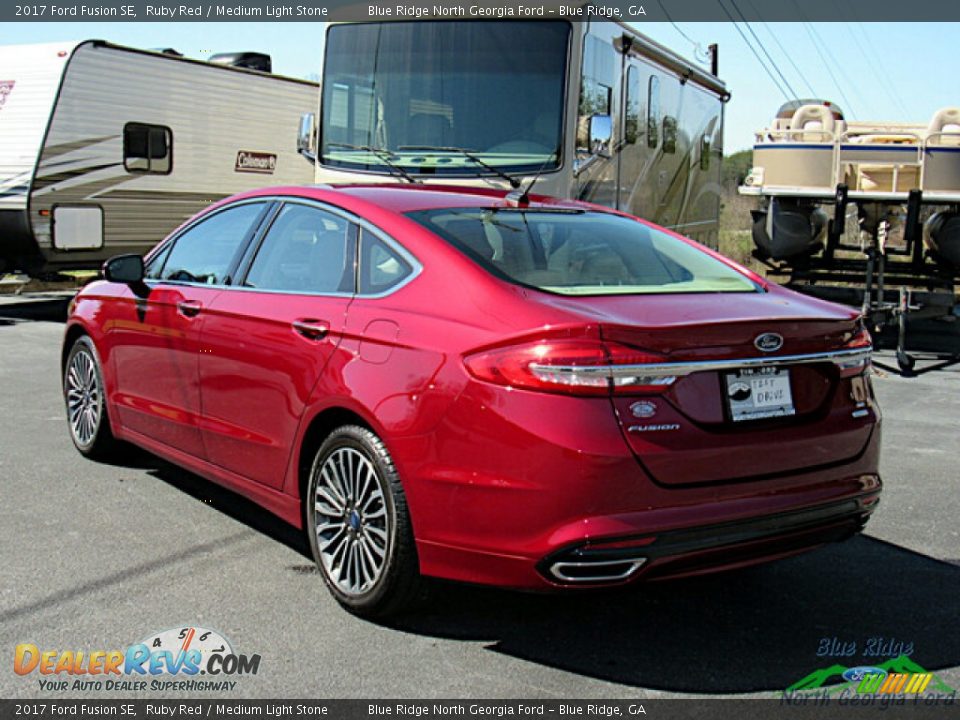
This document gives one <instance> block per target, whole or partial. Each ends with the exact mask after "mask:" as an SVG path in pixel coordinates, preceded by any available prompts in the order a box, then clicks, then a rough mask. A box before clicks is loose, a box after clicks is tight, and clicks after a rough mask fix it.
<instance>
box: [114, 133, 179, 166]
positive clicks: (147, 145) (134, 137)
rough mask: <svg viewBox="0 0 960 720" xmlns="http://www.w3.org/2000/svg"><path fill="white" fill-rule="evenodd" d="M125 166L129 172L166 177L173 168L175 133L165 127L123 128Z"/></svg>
mask: <svg viewBox="0 0 960 720" xmlns="http://www.w3.org/2000/svg"><path fill="white" fill-rule="evenodd" d="M123 166H124V167H125V168H126V169H127V170H128V171H129V172H143V173H156V174H159V175H166V174H167V173H169V172H170V170H171V169H172V168H173V132H172V131H171V130H170V128H168V127H164V126H163V125H146V124H144V123H127V124H126V125H125V126H124V127H123Z"/></svg>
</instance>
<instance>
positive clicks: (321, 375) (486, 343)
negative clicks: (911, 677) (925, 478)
mask: <svg viewBox="0 0 960 720" xmlns="http://www.w3.org/2000/svg"><path fill="white" fill-rule="evenodd" d="M104 275H105V278H106V279H105V280H104V281H99V282H95V283H93V284H91V285H88V286H87V287H86V288H84V289H83V291H82V292H80V294H79V295H78V296H77V298H76V300H75V301H74V303H73V306H72V310H71V313H70V317H69V321H68V324H67V328H66V337H65V343H64V348H63V388H64V396H65V400H66V406H67V414H68V420H69V429H70V434H71V436H72V438H73V441H74V443H75V444H76V446H77V448H78V449H79V450H80V452H82V453H83V454H85V455H88V456H90V457H105V456H107V455H108V454H109V453H111V452H113V451H115V450H116V449H117V446H118V444H119V443H120V442H129V443H133V444H135V445H138V446H140V447H142V448H145V449H147V450H149V451H150V452H152V453H155V454H156V455H159V456H161V457H163V458H166V459H167V460H169V461H171V462H173V463H176V464H178V465H181V466H183V467H185V468H187V469H189V470H191V471H193V472H195V473H198V474H200V475H202V476H204V477H206V478H208V479H210V480H212V481H214V482H217V483H220V484H222V485H225V486H227V487H229V488H231V489H233V490H235V491H237V492H239V493H242V494H243V495H246V496H247V497H249V498H251V499H253V500H254V501H256V502H257V503H259V504H260V505H262V506H263V507H264V508H266V509H267V510H269V511H271V512H273V513H276V514H277V515H279V516H280V517H282V518H283V519H285V520H286V521H288V522H290V523H292V524H293V525H295V526H298V527H302V528H303V529H304V530H305V531H306V533H307V536H308V538H309V542H310V546H311V548H312V550H313V555H314V557H315V559H316V562H317V565H318V566H319V569H320V571H321V574H322V576H323V578H324V580H325V582H326V584H327V585H328V587H329V589H330V591H331V592H332V593H333V595H334V596H335V597H336V599H337V600H338V601H339V602H340V603H341V604H342V605H344V606H345V607H347V608H348V609H350V610H351V611H353V612H356V613H359V614H365V615H384V614H387V613H390V612H396V611H398V610H400V609H401V608H403V607H404V606H407V605H408V604H409V602H410V601H411V600H413V599H414V598H415V597H416V596H417V595H418V594H419V588H420V586H421V583H422V578H424V577H426V576H432V577H441V578H449V579H455V580H461V581H468V582H476V583H487V584H493V585H499V586H504V587H511V588H523V589H533V590H536V589H551V588H571V587H595V586H602V585H610V584H618V583H626V582H631V581H635V580H651V579H661V578H667V577H679V576H684V575H692V574H698V573H704V572H709V571H714V570H720V569H727V568H734V567H740V566H745V565H749V564H753V563H757V562H763V561H767V560H772V559H776V558H782V557H786V556H789V555H793V554H796V553H798V552H801V551H803V550H807V549H810V548H813V547H815V546H818V545H822V544H824V543H826V542H830V541H835V540H840V539H843V538H846V537H848V536H850V535H852V534H854V533H856V532H858V531H859V530H860V529H862V527H863V525H864V523H865V522H866V520H867V519H868V517H869V515H870V513H871V512H872V511H873V510H874V509H875V507H876V504H877V501H878V497H879V493H880V488H881V483H880V478H879V475H878V471H877V465H878V450H879V444H880V412H879V409H878V407H877V405H876V401H875V399H874V395H873V392H872V389H871V385H870V380H869V377H868V372H869V362H870V351H871V347H870V339H869V336H868V334H867V332H866V331H865V329H864V328H863V326H862V324H861V323H860V321H859V319H858V316H857V313H855V312H853V311H851V310H848V309H846V308H843V307H839V306H837V305H832V304H829V303H825V302H821V301H818V300H814V299H811V298H809V297H805V296H802V295H799V294H796V293H794V292H791V291H789V290H786V289H784V288H781V287H779V286H777V285H773V284H770V283H768V282H766V281H765V280H763V279H762V278H760V277H758V276H757V275H754V274H753V273H751V272H749V271H748V270H746V269H744V268H742V267H739V266H737V265H735V264H733V263H731V262H730V261H728V260H726V259H724V258H723V257H721V256H719V255H717V254H715V253H713V252H711V251H709V250H707V249H705V248H703V247H701V246H699V245H697V244H695V243H693V242H691V241H689V240H686V239H684V238H682V237H680V236H677V235H675V234H673V233H670V232H668V231H666V230H663V229H661V228H659V227H656V226H654V225H651V224H649V223H646V222H644V221H641V220H638V219H636V218H633V217H629V216H626V215H623V214H619V213H616V212H613V211H610V210H606V209H603V208H599V207H595V206H592V205H587V204H583V203H577V202H568V201H557V200H551V199H547V198H542V197H536V198H533V199H531V198H528V197H526V196H523V195H519V196H518V195H517V194H513V195H505V194H504V193H502V192H499V191H493V190H465V189H463V188H442V187H429V188H426V187H422V186H383V185H379V186H349V187H341V188H330V187H293V188H272V189H265V190H261V191H256V192H251V193H246V194H243V195H240V196H236V197H233V198H230V199H228V200H226V201H223V202H221V203H219V204H217V205H215V206H213V207H211V208H209V209H208V210H206V211H204V212H203V213H201V214H200V215H198V216H197V217H195V218H194V219H192V220H191V221H189V222H188V223H186V224H185V225H183V226H182V227H180V228H179V229H178V230H176V231H175V232H174V233H173V234H172V235H171V236H170V237H169V238H167V239H166V240H165V241H164V242H162V243H161V244H160V245H159V246H158V247H157V248H156V249H154V250H153V251H152V252H151V253H150V254H149V255H147V257H146V258H140V257H138V256H129V255H128V256H119V257H116V258H113V259H112V260H110V261H109V262H108V263H107V264H106V265H105V266H104Z"/></svg>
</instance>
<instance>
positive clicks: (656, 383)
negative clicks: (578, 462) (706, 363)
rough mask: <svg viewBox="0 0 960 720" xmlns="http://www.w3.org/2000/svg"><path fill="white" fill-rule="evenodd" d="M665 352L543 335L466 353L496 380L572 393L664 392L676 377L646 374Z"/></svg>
mask: <svg viewBox="0 0 960 720" xmlns="http://www.w3.org/2000/svg"><path fill="white" fill-rule="evenodd" d="M663 362H664V358H663V357H662V356H660V355H655V354H653V353H648V352H644V351H642V350H635V349H633V348H630V347H627V346H624V345H618V344H616V343H605V342H601V341H599V340H589V339H583V340H543V341H539V342H530V343H523V344H520V345H512V346H509V347H503V348H495V349H492V350H484V351H481V352H478V353H474V354H472V355H468V356H467V357H466V358H465V359H464V363H465V364H466V366H467V370H469V372H470V374H471V375H473V376H474V377H475V378H477V379H479V380H484V381H486V382H491V383H494V384H496V385H503V386H507V387H515V388H522V389H525V390H539V391H542V392H555V393H565V394H571V395H596V396H609V395H611V394H613V393H617V394H643V393H651V392H657V393H659V392H663V391H664V390H666V389H667V388H668V387H669V386H670V385H672V384H673V382H674V381H675V380H676V378H673V377H668V376H663V375H660V374H650V375H646V374H644V369H645V366H653V365H657V364H661V363H663Z"/></svg>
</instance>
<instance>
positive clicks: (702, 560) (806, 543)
mask: <svg viewBox="0 0 960 720" xmlns="http://www.w3.org/2000/svg"><path fill="white" fill-rule="evenodd" d="M830 484H831V485H833V489H834V490H837V491H839V490H842V489H847V490H849V493H848V494H846V497H845V498H844V499H842V500H837V501H832V502H828V503H821V504H816V505H809V504H806V503H807V502H809V501H810V499H812V498H813V497H817V496H819V495H821V493H822V491H823V490H825V488H823V487H818V486H813V487H811V488H809V491H808V492H802V493H795V494H794V493H791V494H790V496H789V497H786V496H782V497H779V498H777V499H776V500H775V501H774V503H775V507H776V509H773V507H771V509H769V510H768V511H766V512H762V513H760V514H755V515H751V516H748V517H737V518H736V519H733V520H723V519H722V518H723V517H724V516H725V515H728V514H732V513H736V514H739V511H740V510H742V507H741V508H738V507H737V506H738V505H739V503H737V502H727V503H724V502H717V503H710V504H706V505H703V506H700V507H698V508H690V510H696V511H697V514H698V515H699V517H700V518H701V522H700V523H697V524H690V525H684V526H677V527H666V526H660V527H658V526H657V524H656V523H657V515H658V513H657V511H654V510H651V511H649V512H637V513H629V514H623V515H616V516H605V517H592V518H583V519H581V520H579V521H577V522H574V523H571V524H570V525H569V526H565V527H563V528H559V529H558V530H557V531H556V532H555V533H553V536H554V537H558V536H567V537H570V536H573V535H575V534H578V535H579V539H578V540H576V541H573V542H568V543H565V544H564V545H562V546H561V547H559V548H556V547H555V548H553V549H550V550H549V551H546V552H544V553H543V554H541V555H538V556H529V555H520V554H514V553H509V552H488V551H482V550H477V549H474V548H465V547H457V546H453V545H448V544H444V543H436V542H432V541H420V542H418V548H419V550H420V560H421V567H422V569H423V571H424V572H425V573H426V574H429V575H435V576H439V577H445V578H448V579H454V580H462V581H466V582H476V583H482V584H490V585H499V586H503V587H512V588H516V589H525V590H561V589H566V588H589V587H604V586H611V585H621V584H625V583H631V582H645V581H654V580H664V579H668V578H680V577H687V576H692V575H702V574H707V573H712V572H719V571H724V570H732V569H735V568H739V567H746V566H749V565H756V564H760V563H765V562H771V561H774V560H778V559H781V558H786V557H790V556H792V555H797V554H799V553H802V552H806V551H808V550H812V549H814V548H817V547H820V546H822V545H825V544H828V543H832V542H839V541H842V540H845V539H847V538H849V537H852V536H853V535H855V534H856V533H858V532H860V531H861V530H862V529H863V528H864V526H865V525H866V523H867V521H868V520H869V518H870V515H871V514H872V513H873V511H874V510H875V509H876V508H877V506H878V504H879V498H880V492H881V487H882V485H881V481H880V478H879V477H878V476H877V475H873V474H867V475H859V476H855V477H849V478H846V479H844V480H843V481H840V482H836V481H834V482H831V483H830ZM768 502H770V501H769V500H768ZM601 527H605V528H608V529H613V528H614V527H616V532H613V533H608V532H604V533H598V534H594V533H593V530H595V529H599V528H601Z"/></svg>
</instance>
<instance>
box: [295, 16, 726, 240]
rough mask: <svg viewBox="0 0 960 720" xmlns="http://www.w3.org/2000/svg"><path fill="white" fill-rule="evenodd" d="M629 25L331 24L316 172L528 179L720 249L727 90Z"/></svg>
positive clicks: (365, 177)
mask: <svg viewBox="0 0 960 720" xmlns="http://www.w3.org/2000/svg"><path fill="white" fill-rule="evenodd" d="M712 70H713V71H712V72H711V71H708V70H706V69H704V68H701V67H699V66H697V65H696V64H694V63H692V62H690V61H688V60H685V59H683V58H682V57H680V56H679V55H677V54H676V53H674V52H673V51H671V50H669V49H667V48H665V47H663V46H662V45H659V44H657V43H656V42H654V41H652V40H651V39H649V38H647V37H645V36H644V35H642V34H640V33H638V32H637V31H636V30H634V29H633V28H632V27H630V26H629V25H626V24H624V23H618V22H607V21H604V22H593V21H590V22H572V23H571V22H567V21H562V20H553V21H551V20H543V21H541V20H491V21H477V20H469V21H450V20H437V21H433V20H426V21H424V20H420V21H416V22H404V21H383V22H361V23H331V24H330V25H329V27H328V29H327V32H326V38H325V48H324V56H323V66H322V70H321V86H322V97H321V103H320V112H319V116H318V118H317V119H315V118H314V116H308V117H306V118H304V122H303V123H302V125H301V134H300V139H299V143H300V146H301V149H302V150H303V151H304V153H305V154H307V155H308V156H310V157H311V158H312V159H314V160H315V162H316V181H317V182H323V183H342V182H357V181H364V182H370V181H383V182H423V183H428V184H429V183H454V184H461V185H487V184H489V185H492V186H497V187H507V186H510V185H512V186H514V187H516V188H520V187H523V188H526V187H527V186H528V185H529V184H530V183H531V182H533V180H534V179H536V188H535V192H537V193H542V194H546V195H555V196H559V197H564V198H577V199H582V200H588V201H591V202H595V203H598V204H601V205H606V206H609V207H613V208H619V209H621V210H624V211H627V212H630V213H634V214H636V215H639V216H642V217H644V218H647V219H650V220H652V221H654V222H657V223H659V224H661V225H664V226H666V227H669V228H672V229H674V230H676V231H678V232H681V233H683V234H685V235H688V236H689V237H692V238H694V239H696V240H700V241H702V242H704V243H706V244H708V245H711V246H714V247H715V246H716V244H717V240H718V221H719V212H720V166H721V161H722V157H723V105H724V102H725V101H726V100H727V99H728V97H729V93H728V92H727V89H726V87H725V85H724V83H723V82H722V81H721V80H719V79H718V78H717V77H716V74H715V72H716V68H715V67H714V68H713V69H712Z"/></svg>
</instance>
